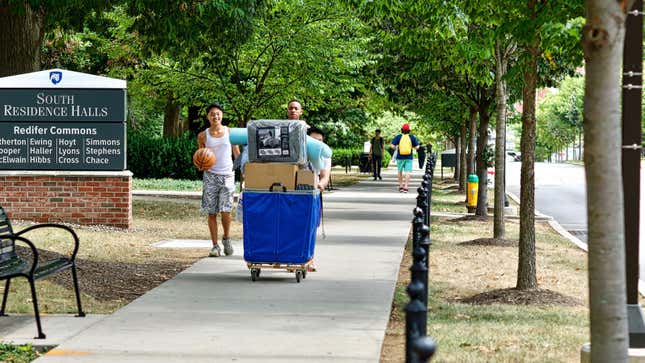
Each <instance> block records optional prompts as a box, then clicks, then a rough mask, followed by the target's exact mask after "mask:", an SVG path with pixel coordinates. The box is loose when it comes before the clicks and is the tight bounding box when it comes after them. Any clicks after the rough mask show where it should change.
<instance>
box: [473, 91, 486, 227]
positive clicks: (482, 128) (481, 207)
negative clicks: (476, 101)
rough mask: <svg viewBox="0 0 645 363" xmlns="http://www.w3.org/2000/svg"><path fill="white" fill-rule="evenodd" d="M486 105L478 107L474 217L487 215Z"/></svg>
mask: <svg viewBox="0 0 645 363" xmlns="http://www.w3.org/2000/svg"><path fill="white" fill-rule="evenodd" d="M489 105H490V103H488V104H480V105H479V134H478V135H477V174H478V175H479V190H478V193H479V194H478V195H477V210H476V211H475V215H478V216H487V215H488V170H487V169H486V157H485V154H486V146H487V144H488V124H489V122H490V115H489V114H488V106H489Z"/></svg>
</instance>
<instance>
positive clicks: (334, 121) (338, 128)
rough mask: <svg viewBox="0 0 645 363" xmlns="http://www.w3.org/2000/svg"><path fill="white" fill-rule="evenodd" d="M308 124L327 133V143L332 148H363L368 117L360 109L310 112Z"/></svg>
mask: <svg viewBox="0 0 645 363" xmlns="http://www.w3.org/2000/svg"><path fill="white" fill-rule="evenodd" d="M307 122H308V123H309V124H311V125H314V126H316V127H319V128H320V129H322V130H323V131H325V143H326V144H327V145H329V146H330V147H331V148H337V147H341V148H361V147H363V142H364V141H365V136H364V135H366V132H365V130H364V128H365V125H366V124H367V122H368V117H367V115H366V114H365V112H364V111H363V110H361V109H359V108H354V107H352V108H348V109H344V110H330V109H323V110H319V111H318V112H310V113H309V117H307Z"/></svg>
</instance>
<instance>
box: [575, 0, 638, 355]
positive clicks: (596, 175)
mask: <svg viewBox="0 0 645 363" xmlns="http://www.w3.org/2000/svg"><path fill="white" fill-rule="evenodd" d="M585 8H586V15H587V16H586V18H587V23H586V24H585V26H584V28H583V31H582V46H583V49H584V54H585V73H586V77H585V96H584V111H583V118H584V139H585V150H584V153H585V155H584V160H585V171H586V181H587V229H588V231H589V236H588V245H589V253H588V266H589V267H588V268H589V308H590V317H591V357H593V361H597V362H627V361H628V356H627V350H628V347H629V339H628V336H629V335H628V329H627V326H628V325H627V320H626V315H627V312H626V304H627V301H626V290H625V252H624V239H625V233H624V216H623V190H622V185H623V183H622V170H621V139H622V136H621V118H620V116H621V110H620V96H621V84H620V81H621V72H622V55H623V42H624V36H625V27H624V25H625V13H624V10H623V9H630V8H631V3H630V4H624V1H603V0H586V1H585Z"/></svg>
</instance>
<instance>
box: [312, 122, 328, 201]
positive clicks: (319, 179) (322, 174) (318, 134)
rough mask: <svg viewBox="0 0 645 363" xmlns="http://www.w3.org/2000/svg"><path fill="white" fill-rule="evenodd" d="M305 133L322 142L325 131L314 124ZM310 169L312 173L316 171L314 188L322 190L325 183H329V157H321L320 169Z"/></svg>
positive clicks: (325, 185) (325, 186)
mask: <svg viewBox="0 0 645 363" xmlns="http://www.w3.org/2000/svg"><path fill="white" fill-rule="evenodd" d="M307 135H309V136H311V137H312V138H314V139H316V140H318V141H320V142H324V139H325V132H324V131H323V130H321V129H319V128H317V127H315V126H312V127H310V128H308V129H307ZM312 169H313V171H314V173H316V188H317V189H318V190H320V191H321V192H323V191H324V190H325V188H327V184H329V177H330V175H331V158H324V159H323V167H322V169H320V170H318V169H315V168H313V167H312Z"/></svg>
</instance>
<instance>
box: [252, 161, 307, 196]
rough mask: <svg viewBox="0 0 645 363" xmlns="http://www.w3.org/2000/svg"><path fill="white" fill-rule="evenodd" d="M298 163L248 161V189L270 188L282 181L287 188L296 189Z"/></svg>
mask: <svg viewBox="0 0 645 363" xmlns="http://www.w3.org/2000/svg"><path fill="white" fill-rule="evenodd" d="M297 171H298V165H296V164H282V163H247V164H246V165H245V166H244V187H245V188H246V189H256V190H269V188H271V185H272V184H273V183H281V184H282V185H283V186H284V187H286V188H287V190H289V191H292V190H295V189H296V172H297Z"/></svg>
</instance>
